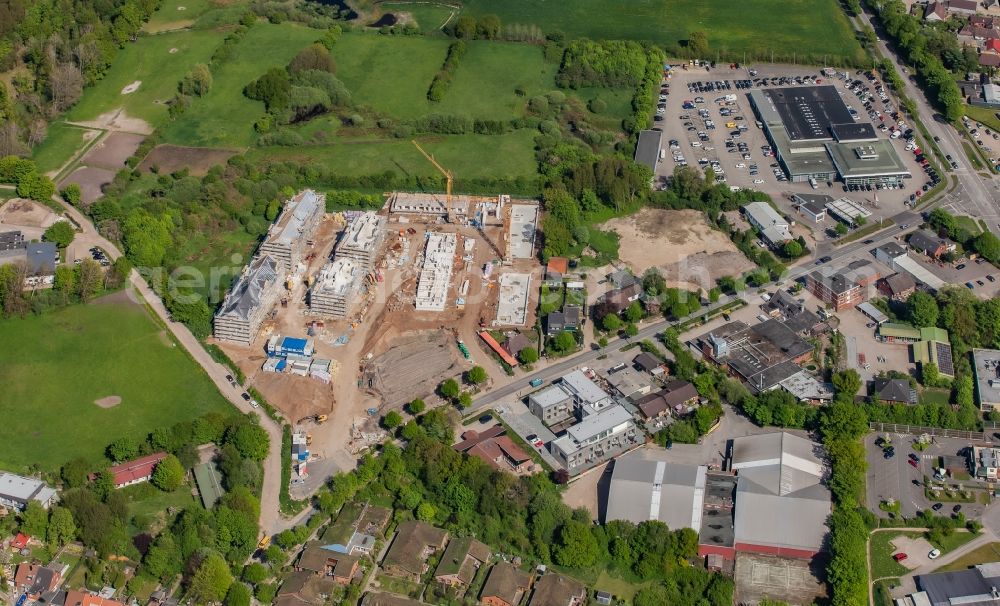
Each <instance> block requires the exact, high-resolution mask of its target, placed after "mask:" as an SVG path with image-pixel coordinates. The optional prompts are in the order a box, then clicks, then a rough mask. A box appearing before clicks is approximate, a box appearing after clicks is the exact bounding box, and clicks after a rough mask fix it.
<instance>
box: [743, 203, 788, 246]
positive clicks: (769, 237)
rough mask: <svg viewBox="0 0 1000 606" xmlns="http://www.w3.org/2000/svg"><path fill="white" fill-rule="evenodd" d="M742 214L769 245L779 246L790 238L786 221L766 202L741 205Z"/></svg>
mask: <svg viewBox="0 0 1000 606" xmlns="http://www.w3.org/2000/svg"><path fill="white" fill-rule="evenodd" d="M743 214H744V216H746V218H747V221H748V222H749V223H750V225H752V226H754V228H755V229H757V231H759V232H760V235H761V237H762V238H763V239H764V241H765V242H767V244H768V245H769V246H780V245H781V244H783V243H785V242H787V241H789V240H791V239H792V232H790V231H789V229H788V228H789V224H788V221H787V220H786V219H785V218H784V217H782V216H781V215H780V214H779V213H778V211H776V210H774V207H772V206H771V205H770V204H768V203H767V202H751V203H750V204H747V205H745V206H744V207H743Z"/></svg>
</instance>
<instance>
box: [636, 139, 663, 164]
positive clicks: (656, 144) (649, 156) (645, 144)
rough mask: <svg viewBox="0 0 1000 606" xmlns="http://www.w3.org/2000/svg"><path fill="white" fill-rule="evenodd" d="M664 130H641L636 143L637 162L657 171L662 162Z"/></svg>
mask: <svg viewBox="0 0 1000 606" xmlns="http://www.w3.org/2000/svg"><path fill="white" fill-rule="evenodd" d="M662 139H663V131H662V130H644V131H640V132H639V141H638V142H637V143H636V145H635V158H634V160H635V163H636V164H642V165H643V166H648V167H649V170H651V171H653V172H654V173H655V172H656V165H657V164H659V163H660V149H661V145H662V144H661V140H662Z"/></svg>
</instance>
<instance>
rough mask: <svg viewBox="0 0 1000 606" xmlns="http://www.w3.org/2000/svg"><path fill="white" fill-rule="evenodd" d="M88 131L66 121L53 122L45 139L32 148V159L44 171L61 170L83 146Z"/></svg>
mask: <svg viewBox="0 0 1000 606" xmlns="http://www.w3.org/2000/svg"><path fill="white" fill-rule="evenodd" d="M85 132H86V131H85V130H84V129H82V128H78V127H76V126H70V125H69V124H66V123H65V122H53V123H52V124H50V125H49V130H48V132H47V134H46V135H45V141H43V142H42V144H41V145H39V146H38V147H36V148H35V149H34V150H32V154H31V159H32V160H34V161H35V164H36V165H37V166H38V170H40V171H41V172H43V173H47V172H50V171H56V170H59V168H60V167H62V165H63V164H66V162H69V159H70V158H72V157H73V154H75V153H76V152H77V151H78V150H79V149H80V148H81V147H82V146H83V134H84V133H85Z"/></svg>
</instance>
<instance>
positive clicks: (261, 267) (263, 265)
mask: <svg viewBox="0 0 1000 606" xmlns="http://www.w3.org/2000/svg"><path fill="white" fill-rule="evenodd" d="M277 279H278V263H277V261H275V260H274V259H272V258H271V257H270V255H263V256H259V257H255V258H254V259H253V261H251V262H250V265H249V266H248V267H247V269H246V270H245V271H244V272H243V274H242V275H241V276H240V277H239V279H238V280H237V281H236V283H235V284H233V287H232V288H231V289H230V291H229V293H227V294H226V299H225V300H224V301H223V302H222V307H220V308H219V311H218V312H217V313H216V316H230V315H235V316H239V317H241V318H243V319H248V318H249V317H250V315H251V313H252V312H253V310H254V309H255V308H256V307H257V306H258V305H260V302H261V294H262V293H263V291H264V290H265V289H266V288H267V285H268V284H269V283H271V282H273V281H274V280H277Z"/></svg>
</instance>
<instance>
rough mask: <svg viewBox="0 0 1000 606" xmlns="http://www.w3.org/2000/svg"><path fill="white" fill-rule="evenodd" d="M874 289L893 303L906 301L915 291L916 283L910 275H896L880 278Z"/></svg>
mask: <svg viewBox="0 0 1000 606" xmlns="http://www.w3.org/2000/svg"><path fill="white" fill-rule="evenodd" d="M876 288H878V291H879V292H880V293H882V294H883V295H885V296H887V297H889V298H890V299H892V300H893V301H900V302H902V301H906V300H907V299H908V298H910V295H912V294H913V293H914V292H915V291H916V290H917V283H916V282H915V281H914V280H913V278H912V277H910V274H906V273H896V274H892V275H891V276H887V277H885V278H882V279H881V280H879V281H878V282H877V283H876Z"/></svg>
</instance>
